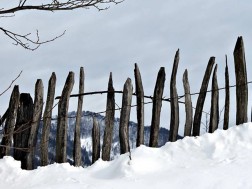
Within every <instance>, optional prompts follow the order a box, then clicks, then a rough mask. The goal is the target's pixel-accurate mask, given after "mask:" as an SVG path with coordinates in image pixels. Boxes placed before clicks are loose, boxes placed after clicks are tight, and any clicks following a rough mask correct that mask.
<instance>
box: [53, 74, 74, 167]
mask: <svg viewBox="0 0 252 189" xmlns="http://www.w3.org/2000/svg"><path fill="white" fill-rule="evenodd" d="M73 85H74V73H73V72H69V74H68V77H67V79H66V83H65V86H64V89H63V91H62V94H61V98H60V100H59V105H58V122H57V137H56V162H57V163H65V162H66V160H67V159H66V158H67V156H66V147H67V127H68V106H69V98H70V94H71V91H72V89H73Z"/></svg>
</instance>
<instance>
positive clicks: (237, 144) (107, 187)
mask: <svg viewBox="0 0 252 189" xmlns="http://www.w3.org/2000/svg"><path fill="white" fill-rule="evenodd" d="M131 156H132V160H131V161H130V160H129V154H125V155H122V156H120V157H118V158H117V159H115V160H114V161H111V162H104V161H102V160H99V161H97V162H96V163H95V164H94V165H93V166H91V167H88V168H75V167H73V166H70V165H69V164H67V163H66V164H53V165H49V166H47V167H39V168H38V169H36V170H33V171H24V170H21V169H20V162H18V161H15V160H14V159H13V158H12V157H5V158H4V159H1V160H0V188H1V189H5V188H6V189H14V188H15V189H30V188H34V189H35V188H36V189H52V188H53V189H66V188H69V189H70V188H75V189H81V188H83V189H126V188H127V189H129V188H131V189H134V188H137V189H139V188H144V189H148V188H151V189H159V188H160V189H161V188H172V189H177V188H179V189H181V188H189V189H191V188H192V189H195V188H199V189H206V188H212V189H218V188H223V189H233V188H234V189H236V188H241V189H244V188H248V189H249V188H252V123H248V124H244V125H242V126H238V127H232V128H230V129H229V130H228V131H223V130H217V131H216V132H215V133H214V134H205V135H203V136H201V137H197V138H194V137H190V138H189V137H186V138H184V139H183V140H179V141H177V142H174V143H167V144H166V145H165V146H163V147H162V148H149V147H145V146H141V147H139V148H137V149H135V150H134V151H132V154H131Z"/></svg>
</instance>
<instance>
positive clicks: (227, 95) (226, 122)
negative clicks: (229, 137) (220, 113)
mask: <svg viewBox="0 0 252 189" xmlns="http://www.w3.org/2000/svg"><path fill="white" fill-rule="evenodd" d="M229 107H230V89H229V72H228V64H227V55H226V68H225V110H224V120H223V130H227V129H228V125H229Z"/></svg>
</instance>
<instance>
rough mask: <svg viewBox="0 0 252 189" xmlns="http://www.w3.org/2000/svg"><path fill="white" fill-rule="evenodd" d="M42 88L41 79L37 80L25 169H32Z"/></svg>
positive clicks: (41, 107) (39, 118)
mask: <svg viewBox="0 0 252 189" xmlns="http://www.w3.org/2000/svg"><path fill="white" fill-rule="evenodd" d="M43 96H44V86H43V82H42V80H41V79H38V80H37V82H36V85H35V98H34V109H33V116H32V122H31V131H30V136H29V140H28V148H29V153H28V154H27V169H28V170H32V169H34V156H35V148H36V144H37V136H38V129H39V124H40V120H41V115H42V110H43Z"/></svg>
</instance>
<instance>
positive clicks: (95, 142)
mask: <svg viewBox="0 0 252 189" xmlns="http://www.w3.org/2000/svg"><path fill="white" fill-rule="evenodd" d="M92 146H93V148H92V163H95V162H96V161H97V160H98V159H99V158H100V149H101V148H100V146H101V144H100V128H99V126H98V122H97V119H96V118H95V117H93V129H92Z"/></svg>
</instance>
